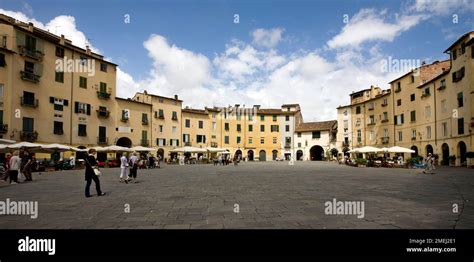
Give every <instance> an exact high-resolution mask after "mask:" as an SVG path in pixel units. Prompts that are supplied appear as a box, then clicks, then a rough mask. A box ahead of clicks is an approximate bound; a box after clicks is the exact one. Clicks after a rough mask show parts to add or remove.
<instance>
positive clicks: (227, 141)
mask: <svg viewBox="0 0 474 262" xmlns="http://www.w3.org/2000/svg"><path fill="white" fill-rule="evenodd" d="M224 144H229V136H224Z"/></svg>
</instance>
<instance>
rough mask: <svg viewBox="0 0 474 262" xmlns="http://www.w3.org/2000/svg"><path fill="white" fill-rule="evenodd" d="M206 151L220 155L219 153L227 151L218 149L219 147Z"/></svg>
mask: <svg viewBox="0 0 474 262" xmlns="http://www.w3.org/2000/svg"><path fill="white" fill-rule="evenodd" d="M205 149H206V150H207V151H209V153H219V152H224V151H227V150H226V149H224V148H218V147H206V148H205Z"/></svg>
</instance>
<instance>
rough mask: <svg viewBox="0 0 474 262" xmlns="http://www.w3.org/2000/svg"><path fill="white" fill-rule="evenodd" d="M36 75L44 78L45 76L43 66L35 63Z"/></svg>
mask: <svg viewBox="0 0 474 262" xmlns="http://www.w3.org/2000/svg"><path fill="white" fill-rule="evenodd" d="M33 71H34V73H35V75H38V76H42V75H43V65H42V64H40V63H35V66H34V68H33Z"/></svg>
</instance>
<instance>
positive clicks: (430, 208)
mask: <svg viewBox="0 0 474 262" xmlns="http://www.w3.org/2000/svg"><path fill="white" fill-rule="evenodd" d="M435 171H436V174H434V175H426V174H422V173H421V171H420V170H414V169H386V168H354V167H348V166H344V165H337V164H335V163H329V162H297V163H295V165H294V166H290V165H288V163H283V162H266V163H258V162H255V163H242V164H240V165H239V166H213V165H190V166H170V165H164V167H163V168H161V169H151V170H139V174H138V183H135V184H123V183H119V178H118V176H119V169H117V168H113V169H103V175H102V176H101V183H102V188H103V190H104V191H105V192H106V193H107V195H106V196H104V197H97V196H94V197H91V198H85V197H84V184H85V181H84V172H83V170H73V171H62V172H50V173H43V174H42V175H38V174H34V181H33V182H29V183H22V184H18V185H8V184H7V183H4V182H0V201H6V199H7V198H9V199H10V201H32V200H37V201H38V206H39V215H38V218H37V219H31V218H30V217H29V216H19V215H16V216H8V215H0V229H13V228H21V229H29V228H46V229H54V228H61V229H69V228H74V229H76V228H80V229H82V228H112V229H116V228H118V229H121V228H133V229H189V228H191V229H194V228H196V229H227V228H258V229H264V228H265V229H266V228H270V229H286V228H301V229H303V228H305V229H311V228H316V229H325V228H344V229H352V228H355V229H366V228H369V229H397V228H403V229H414V228H423V229H425V228H427V229H437V228H443V229H450V228H454V227H455V228H470V229H472V228H474V206H473V204H474V172H473V171H474V170H473V169H467V168H449V167H439V168H438V169H436V170H435ZM91 192H93V193H95V188H94V185H92V187H91ZM334 198H335V199H337V200H338V201H339V200H341V201H364V207H365V210H364V211H365V216H364V217H363V218H357V216H355V215H326V214H325V202H326V201H332V200H333V199H334ZM127 204H128V205H129V206H130V212H129V213H127V212H126V207H127ZM235 204H238V205H239V212H238V213H236V212H234V210H235V207H236V206H235ZM453 204H458V205H459V212H458V213H453Z"/></svg>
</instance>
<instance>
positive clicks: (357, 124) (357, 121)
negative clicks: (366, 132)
mask: <svg viewBox="0 0 474 262" xmlns="http://www.w3.org/2000/svg"><path fill="white" fill-rule="evenodd" d="M355 124H356V126H360V118H357V119H356V122H355Z"/></svg>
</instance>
